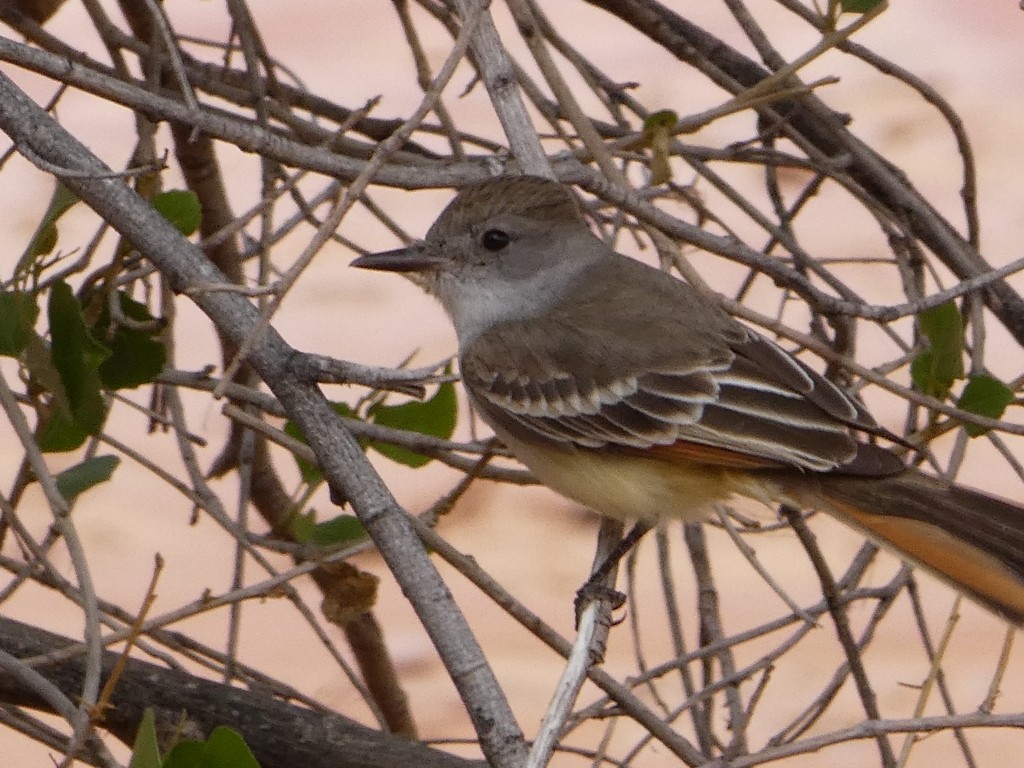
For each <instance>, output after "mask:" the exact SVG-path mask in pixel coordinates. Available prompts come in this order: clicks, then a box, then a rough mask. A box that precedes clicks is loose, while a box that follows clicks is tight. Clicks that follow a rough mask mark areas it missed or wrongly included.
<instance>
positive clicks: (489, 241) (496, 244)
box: [480, 229, 512, 251]
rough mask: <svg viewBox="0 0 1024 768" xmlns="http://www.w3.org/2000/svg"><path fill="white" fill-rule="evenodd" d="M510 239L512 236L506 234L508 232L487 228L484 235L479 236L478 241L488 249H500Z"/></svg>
mask: <svg viewBox="0 0 1024 768" xmlns="http://www.w3.org/2000/svg"><path fill="white" fill-rule="evenodd" d="M511 240H512V238H511V237H509V236H508V232H504V231H502V230H500V229H488V230H487V231H486V232H484V236H483V237H481V238H480V243H481V244H482V245H483V247H484V248H486V249H487V250H488V251H500V250H501V249H502V248H504V247H505V246H506V245H508V244H509V242H511Z"/></svg>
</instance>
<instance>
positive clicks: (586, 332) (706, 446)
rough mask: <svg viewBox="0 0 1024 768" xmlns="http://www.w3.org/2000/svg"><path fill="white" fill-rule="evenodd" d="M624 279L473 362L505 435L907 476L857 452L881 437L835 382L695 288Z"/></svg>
mask: <svg viewBox="0 0 1024 768" xmlns="http://www.w3.org/2000/svg"><path fill="white" fill-rule="evenodd" d="M623 261H627V262H628V260H625V259H624V258H623ZM629 264H634V265H635V266H636V267H638V268H639V269H634V268H633V267H630V266H629ZM617 266H619V267H620V268H623V267H624V269H622V271H623V272H625V274H621V275H619V276H618V277H619V279H618V280H612V281H608V280H607V279H601V280H600V281H589V280H587V279H586V276H584V279H583V280H581V285H579V286H578V289H579V290H578V291H577V292H576V293H575V294H574V295H573V297H572V299H571V300H570V301H566V302H563V303H562V304H561V305H557V306H554V307H552V308H551V310H550V311H549V312H548V313H546V314H545V315H544V316H543V317H542V318H539V319H529V320H521V321H519V320H517V321H509V322H505V323H500V324H498V325H496V326H494V327H492V328H491V329H490V330H489V331H487V332H486V333H484V334H482V335H481V336H480V337H478V338H477V339H475V340H474V341H473V342H472V343H471V344H469V345H468V346H467V347H466V348H464V349H463V350H462V354H461V364H462V375H463V379H464V381H465V384H466V386H467V388H468V390H469V391H470V393H471V395H472V397H473V399H474V402H475V404H476V405H477V407H478V408H479V409H480V410H481V412H482V415H483V416H484V418H485V419H486V420H488V421H489V422H491V424H492V426H495V427H496V429H498V430H499V432H500V431H502V430H505V431H507V432H509V433H510V434H512V435H514V436H518V437H520V438H523V439H526V440H533V441H545V442H552V443H556V444H563V445H565V446H566V447H575V448H581V449H597V448H605V449H607V448H612V449H621V450H627V451H637V450H643V451H649V452H651V453H652V454H654V455H661V456H663V457H665V458H666V459H671V458H673V457H677V458H679V459H680V460H691V461H693V460H697V461H703V462H704V463H709V464H719V465H731V466H746V467H765V468H767V467H796V468H800V469H805V470H812V471H819V472H827V471H832V470H840V471H844V472H850V473H853V474H868V475H874V474H891V473H892V472H895V471H898V470H899V469H900V468H902V465H901V464H900V463H899V460H898V459H896V457H895V456H893V455H892V454H890V453H889V452H888V451H884V449H881V448H877V449H876V448H875V447H874V446H871V445H867V444H864V443H862V442H860V441H858V440H857V439H856V438H855V436H854V432H855V431H856V430H863V431H868V432H878V431H880V430H879V427H878V426H877V425H876V424H875V422H874V421H873V420H872V419H871V417H870V416H869V415H868V414H867V413H866V412H865V411H864V410H863V408H861V407H860V406H859V405H858V404H857V403H856V402H855V401H854V400H852V399H851V398H849V397H848V396H847V395H845V394H844V393H843V392H842V391H841V390H839V389H838V388H837V387H835V386H834V385H833V384H831V383H830V382H829V381H827V380H826V379H824V378H823V377H821V376H820V375H818V374H817V373H815V372H814V371H813V370H811V369H810V368H808V367H807V366H805V365H804V364H803V363H801V362H800V361H798V360H796V359H795V358H793V357H792V356H790V355H789V354H788V353H786V352H785V351H784V350H782V349H781V348H780V347H778V346H777V345H776V344H774V343H773V342H771V341H769V340H768V339H766V338H764V337H762V336H760V335H758V334H756V333H755V332H754V331H752V330H750V329H748V328H746V327H745V326H743V325H741V324H740V323H738V322H737V321H735V320H734V319H732V318H731V317H729V316H728V315H726V314H725V313H724V312H721V311H720V310H718V309H717V308H716V307H712V306H708V305H707V304H706V303H705V301H704V299H702V298H701V297H699V296H698V295H696V293H695V292H693V290H692V289H691V288H690V287H689V286H686V285H685V284H682V283H679V282H678V281H674V280H668V282H667V283H666V277H665V276H664V275H661V274H657V273H655V274H654V275H651V274H649V272H655V271H654V270H652V269H650V268H649V267H645V266H643V265H641V264H638V263H636V262H628V263H627V264H626V265H617ZM648 270H649V272H648ZM606 277H607V274H605V278H606ZM609 283H611V284H609ZM612 293H614V297H613V296H612V295H611V294H612Z"/></svg>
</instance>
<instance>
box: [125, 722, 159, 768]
mask: <svg viewBox="0 0 1024 768" xmlns="http://www.w3.org/2000/svg"><path fill="white" fill-rule="evenodd" d="M128 768H160V745H159V743H158V741H157V736H156V717H155V716H154V715H153V710H152V709H148V708H147V709H146V711H145V712H143V713H142V722H141V723H139V730H137V731H136V732H135V743H134V744H133V745H132V759H131V761H130V762H129V763H128Z"/></svg>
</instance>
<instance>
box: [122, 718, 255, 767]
mask: <svg viewBox="0 0 1024 768" xmlns="http://www.w3.org/2000/svg"><path fill="white" fill-rule="evenodd" d="M128 766H129V768H260V764H259V762H258V761H257V760H256V758H255V757H254V756H253V754H252V751H251V750H250V749H249V747H248V745H247V744H246V743H245V740H244V739H243V738H242V737H241V736H240V735H239V734H238V732H237V731H233V730H232V729H230V728H228V727H226V726H219V727H217V728H214V729H213V732H212V733H211V734H210V737H209V738H208V739H204V740H202V741H199V740H194V739H181V740H179V741H178V742H177V743H176V744H174V745H173V746H172V747H171V748H170V749H169V750H167V752H166V753H161V751H160V744H159V739H158V737H157V732H156V718H155V717H154V716H153V710H151V709H149V710H146V712H145V714H144V715H143V716H142V723H141V724H140V725H139V730H138V732H137V733H136V734H135V744H134V746H133V749H132V759H131V761H130V762H129V763H128Z"/></svg>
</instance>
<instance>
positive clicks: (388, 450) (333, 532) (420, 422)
mask: <svg viewBox="0 0 1024 768" xmlns="http://www.w3.org/2000/svg"><path fill="white" fill-rule="evenodd" d="M446 372H447V371H446ZM387 400H388V395H387V394H380V395H375V396H373V397H371V398H368V399H366V400H364V401H363V402H361V403H360V404H358V405H357V406H355V407H353V406H350V405H348V404H346V403H334V404H333V406H332V407H333V408H334V411H335V413H337V414H338V415H339V416H342V417H344V418H348V419H359V420H361V421H366V422H369V423H371V424H377V425H379V426H382V427H389V428H391V429H400V430H405V431H409V432H419V433H420V434H423V435H429V436H431V437H437V438H440V439H443V440H447V439H448V438H450V437H451V436H452V433H453V432H454V431H455V421H456V416H457V399H456V395H455V385H454V384H452V383H451V382H446V383H444V384H441V385H439V386H438V388H437V391H436V392H434V394H433V396H431V397H430V398H429V399H427V400H422V401H420V400H410V401H407V402H403V403H398V404H395V405H391V404H389V403H388V402H387ZM285 432H286V433H288V434H289V435H290V436H292V437H294V438H296V439H297V440H301V441H302V442H305V438H304V436H303V435H302V432H301V430H300V429H299V428H298V426H297V425H296V424H295V423H294V422H291V421H289V422H288V423H286V424H285ZM360 444H361V445H362V447H363V449H364V450H374V451H376V452H377V453H379V454H381V455H382V456H386V457H387V458H389V459H391V460H392V461H395V462H398V463H399V464H402V465H404V466H407V467H412V468H414V469H416V468H419V467H422V466H424V465H426V464H428V463H429V462H430V461H431V458H430V457H429V456H424V455H423V454H421V453H416V452H415V451H413V450H410V449H409V448H406V447H404V446H400V445H393V444H390V443H385V442H381V441H379V440H368V439H363V440H361V441H360ZM295 461H296V464H297V465H298V469H299V474H300V476H301V478H302V482H303V483H304V484H305V486H306V488H305V493H304V494H303V496H304V499H308V497H309V496H310V495H311V494H312V492H313V491H314V490H315V489H316V488H317V487H318V486H319V485H320V484H321V483H323V480H324V478H323V473H322V472H321V471H320V468H319V467H318V466H316V465H315V464H312V463H310V462H308V461H306V460H305V459H303V458H301V457H299V456H296V457H295ZM302 503H303V501H302V500H300V502H299V504H297V505H296V508H297V509H298V508H301V506H302ZM291 532H292V535H294V536H295V538H296V539H297V540H298V541H301V542H303V543H309V544H314V545H318V546H328V545H337V544H343V543H350V542H353V541H356V540H359V539H361V538H363V537H364V536H365V535H366V532H365V530H364V529H363V526H362V524H361V523H360V522H359V520H358V519H356V518H355V517H354V516H352V515H339V516H337V517H334V518H331V519H329V520H325V521H323V522H317V515H316V510H314V509H311V510H309V511H308V512H306V513H301V514H300V513H297V514H295V515H294V516H293V518H292V523H291Z"/></svg>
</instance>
